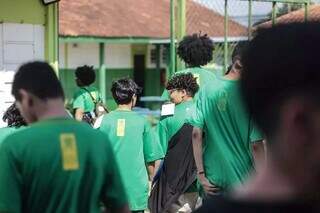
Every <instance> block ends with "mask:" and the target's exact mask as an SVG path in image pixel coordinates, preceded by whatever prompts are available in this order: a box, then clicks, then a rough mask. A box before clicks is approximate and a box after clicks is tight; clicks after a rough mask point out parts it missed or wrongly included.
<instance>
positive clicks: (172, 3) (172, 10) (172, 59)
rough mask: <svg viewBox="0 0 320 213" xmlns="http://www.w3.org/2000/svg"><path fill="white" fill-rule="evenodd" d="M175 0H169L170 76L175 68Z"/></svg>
mask: <svg viewBox="0 0 320 213" xmlns="http://www.w3.org/2000/svg"><path fill="white" fill-rule="evenodd" d="M175 42H176V32H175V0H170V72H169V73H168V76H167V77H170V76H171V75H172V74H173V73H174V72H175V69H176V44H175Z"/></svg>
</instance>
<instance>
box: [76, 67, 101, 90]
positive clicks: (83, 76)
mask: <svg viewBox="0 0 320 213" xmlns="http://www.w3.org/2000/svg"><path fill="white" fill-rule="evenodd" d="M75 74H76V77H77V78H78V79H79V80H80V81H81V83H82V84H83V86H89V85H90V84H92V83H93V82H94V81H95V80H96V73H95V71H94V68H93V66H88V65H84V66H81V67H77V68H76V72H75Z"/></svg>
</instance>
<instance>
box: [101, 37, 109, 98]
mask: <svg viewBox="0 0 320 213" xmlns="http://www.w3.org/2000/svg"><path fill="white" fill-rule="evenodd" d="M104 59H105V44H104V43H99V68H100V69H99V87H100V92H101V96H102V101H103V103H106V101H107V94H106V92H107V88H106V65H105V61H104Z"/></svg>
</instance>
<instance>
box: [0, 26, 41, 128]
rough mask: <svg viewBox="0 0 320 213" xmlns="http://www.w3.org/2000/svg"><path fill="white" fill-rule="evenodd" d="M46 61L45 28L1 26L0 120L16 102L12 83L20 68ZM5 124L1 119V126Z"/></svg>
mask: <svg viewBox="0 0 320 213" xmlns="http://www.w3.org/2000/svg"><path fill="white" fill-rule="evenodd" d="M32 60H44V27H43V26H41V25H31V24H10V23H3V24H0V97H1V99H0V118H1V117H2V115H3V112H4V111H5V110H6V109H7V107H8V106H9V105H10V104H11V103H12V102H13V101H14V99H13V97H12V96H11V83H12V79H13V75H14V73H15V71H16V70H17V69H18V67H19V66H20V65H21V64H22V63H25V62H28V61H32ZM3 125H4V123H3V122H2V120H1V119H0V126H3Z"/></svg>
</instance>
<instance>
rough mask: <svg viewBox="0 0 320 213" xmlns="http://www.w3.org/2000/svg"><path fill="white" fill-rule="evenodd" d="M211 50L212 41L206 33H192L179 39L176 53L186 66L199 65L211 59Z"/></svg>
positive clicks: (212, 48) (212, 47) (212, 46)
mask: <svg viewBox="0 0 320 213" xmlns="http://www.w3.org/2000/svg"><path fill="white" fill-rule="evenodd" d="M213 50H214V45H213V41H212V40H211V39H210V38H209V37H208V36H207V34H205V35H201V34H193V35H187V36H185V37H184V38H183V39H182V41H180V43H179V46H178V50H177V53H178V55H179V57H180V58H181V59H182V60H183V61H184V62H185V63H186V64H187V65H188V66H190V67H199V66H203V65H206V64H208V63H209V62H210V61H211V60H212V55H213Z"/></svg>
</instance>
